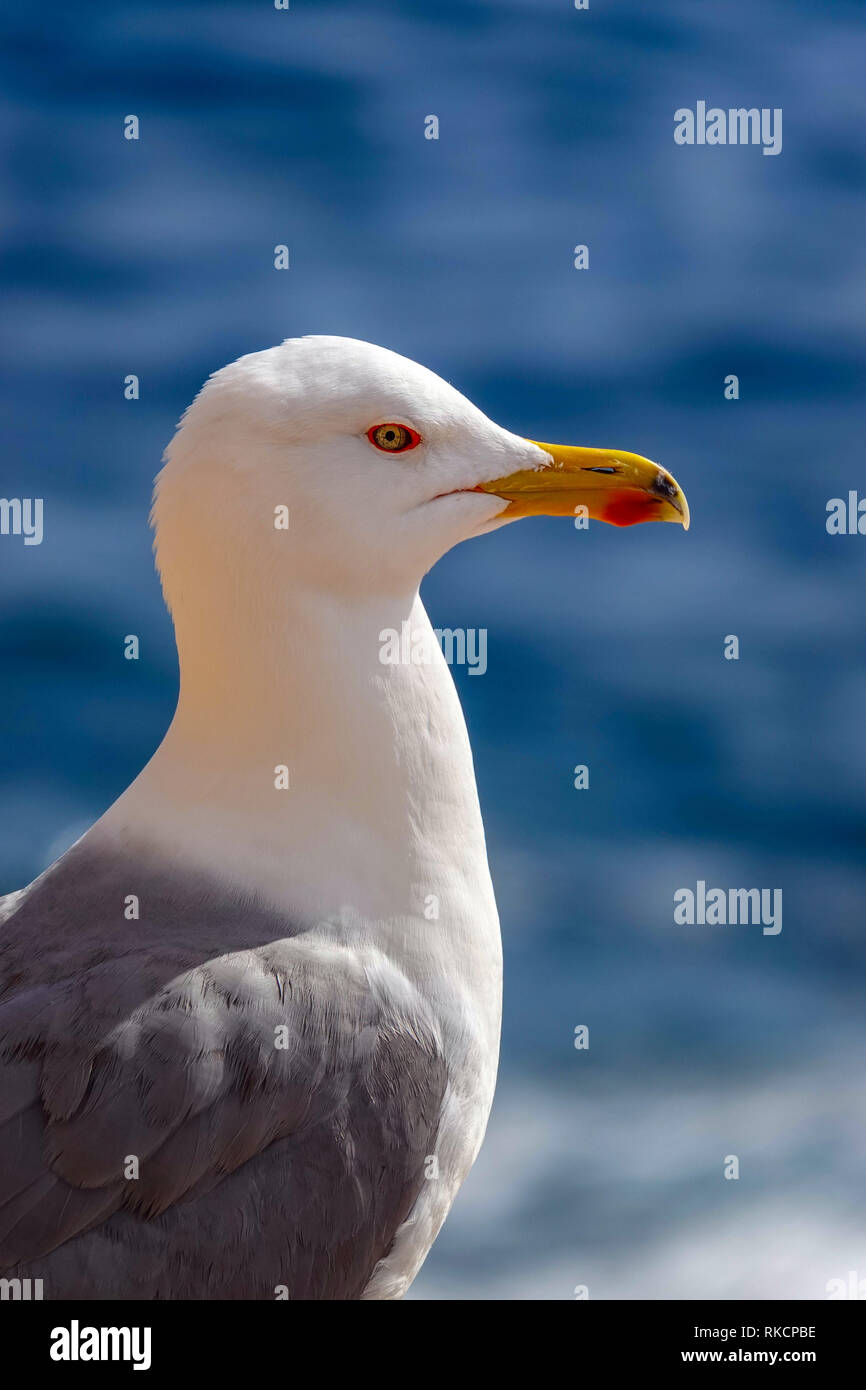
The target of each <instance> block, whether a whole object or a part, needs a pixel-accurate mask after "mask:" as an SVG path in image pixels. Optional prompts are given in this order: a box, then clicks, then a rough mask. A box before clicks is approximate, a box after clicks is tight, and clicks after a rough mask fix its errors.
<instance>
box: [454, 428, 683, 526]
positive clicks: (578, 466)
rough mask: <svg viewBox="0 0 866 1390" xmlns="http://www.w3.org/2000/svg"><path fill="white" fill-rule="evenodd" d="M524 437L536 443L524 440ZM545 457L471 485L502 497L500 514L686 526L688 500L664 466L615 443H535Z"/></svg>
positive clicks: (616, 523) (613, 522) (623, 523)
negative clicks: (589, 445) (536, 464)
mask: <svg viewBox="0 0 866 1390" xmlns="http://www.w3.org/2000/svg"><path fill="white" fill-rule="evenodd" d="M529 443H531V444H536V441H535V440H534V439H533V440H530V441H529ZM536 447H537V448H539V449H543V450H544V452H545V453H546V454H548V455H549V458H550V461H549V463H547V464H546V465H545V464H542V465H541V467H540V468H526V469H523V470H522V471H521V472H519V473H511V474H509V476H508V477H507V478H496V479H494V481H493V482H490V483H481V484H480V485H479V486H478V488H477V489H476V491H478V492H492V493H495V495H496V496H497V497H503V498H506V499H507V500H508V501H509V502H510V503H511V505H510V507H508V509H507V510H506V511H505V512H504V513H502V515H504V516H512V517H519V516H577V515H581V516H590V517H593V518H594V519H595V520H596V521H608V522H610V523H611V525H613V526H634V525H635V524H636V523H637V522H640V521H678V522H680V524H681V525H682V526H683V528H684V529H685V530H686V531H687V530H688V529H689V504H688V502H687V501H686V499H685V495H684V493H683V490H682V488H681V487H680V485H679V483H677V482H676V480H675V479H674V478H672V477H671V475H670V473H668V472H667V470H666V469H664V468H661V467H660V466H659V464H657V463H651V462H650V460H649V459H645V458H641V456H640V454H626V453H623V452H622V451H621V450H619V449H580V448H577V447H575V446H572V445H569V444H536Z"/></svg>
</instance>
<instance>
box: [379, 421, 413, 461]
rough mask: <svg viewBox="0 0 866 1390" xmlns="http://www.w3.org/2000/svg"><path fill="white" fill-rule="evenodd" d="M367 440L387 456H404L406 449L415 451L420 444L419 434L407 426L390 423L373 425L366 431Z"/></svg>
mask: <svg viewBox="0 0 866 1390" xmlns="http://www.w3.org/2000/svg"><path fill="white" fill-rule="evenodd" d="M367 438H368V439H369V441H370V443H371V444H375V446H376V448H377V449H384V451H385V453H387V454H405V453H406V451H407V450H408V449H415V448H417V447H418V445H419V444H420V443H421V436H420V434H417V433H416V432H415V430H412V429H410V428H409V426H408V425H395V424H393V423H391V422H389V423H388V424H385V425H374V426H373V428H372V429H369V430H368V431H367Z"/></svg>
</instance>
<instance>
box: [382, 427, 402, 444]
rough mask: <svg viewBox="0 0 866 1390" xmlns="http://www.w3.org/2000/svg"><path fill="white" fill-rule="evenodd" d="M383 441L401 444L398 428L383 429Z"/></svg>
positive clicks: (384, 442)
mask: <svg viewBox="0 0 866 1390" xmlns="http://www.w3.org/2000/svg"><path fill="white" fill-rule="evenodd" d="M382 443H383V444H395V445H396V444H399V443H400V434H399V433H398V431H397V430H383V431H382Z"/></svg>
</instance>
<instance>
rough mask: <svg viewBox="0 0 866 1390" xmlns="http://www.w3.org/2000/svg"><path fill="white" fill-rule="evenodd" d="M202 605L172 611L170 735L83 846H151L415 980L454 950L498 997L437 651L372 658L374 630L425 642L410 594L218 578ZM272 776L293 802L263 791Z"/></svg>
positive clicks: (482, 877)
mask: <svg viewBox="0 0 866 1390" xmlns="http://www.w3.org/2000/svg"><path fill="white" fill-rule="evenodd" d="M196 589H197V590H198V591H199V592H202V591H203V586H201V585H200V583H197V584H196ZM206 592H207V595H208V599H207V605H206V606H205V605H201V606H197V605H196V604H194V603H193V602H191V601H190V600H186V601H184V603H183V604H181V605H178V604H177V602H175V605H174V607H175V621H176V626H177V635H178V646H179V651H180V668H181V689H180V699H179V702H178V708H177V712H176V714H175V717H174V720H173V722H172V724H171V727H170V728H169V730H168V732H167V734H166V736H165V739H164V741H163V743H162V744H161V746H160V747H159V749H158V750H157V752H156V753H155V755H154V757H153V758H152V759H151V761H150V763H149V764H148V765H147V767H145V769H144V770H143V772H142V773H141V774H140V776H139V777H138V778H137V779H136V781H135V782H133V783H132V785H131V786H130V788H129V789H128V790H127V792H126V793H124V795H123V796H122V797H121V798H120V799H119V801H118V802H116V803H115V805H114V806H113V807H112V808H111V809H110V810H109V811H108V812H107V813H106V815H105V816H104V817H103V819H102V821H100V822H99V823H98V826H97V827H95V833H97V834H98V835H99V836H102V837H105V836H108V837H110V838H111V839H112V840H114V842H115V843H116V842H117V841H118V840H122V841H124V842H126V841H129V840H135V839H144V840H146V841H149V842H150V843H155V844H156V845H157V847H158V848H159V849H160V850H161V851H162V852H163V853H164V854H165V855H167V856H169V857H171V858H173V859H181V858H182V860H183V862H184V863H185V864H187V863H190V862H192V863H197V864H198V865H199V866H201V867H202V868H205V869H207V870H208V871H209V872H211V873H217V874H219V875H221V876H222V877H223V878H224V879H225V880H226V881H227V882H230V883H231V885H232V886H233V887H235V888H239V889H240V890H241V891H243V892H244V893H255V894H257V895H259V896H261V897H264V898H265V899H267V900H270V901H271V902H272V903H273V904H274V905H276V906H277V907H279V908H281V909H285V910H287V911H290V912H291V913H293V914H294V915H295V917H296V918H298V917H300V918H301V919H302V920H303V919H305V920H306V922H307V923H310V922H313V923H316V922H320V923H323V924H325V923H328V924H329V929H330V931H331V933H332V934H335V935H337V936H338V937H340V936H342V937H344V938H345V937H346V936H352V937H353V938H356V937H357V935H358V934H359V933H360V934H361V935H362V936H364V937H369V939H370V944H371V945H372V946H374V947H379V948H381V949H383V950H384V951H385V952H386V953H387V952H388V949H389V944H390V943H391V942H392V941H397V940H398V941H399V943H400V953H401V957H402V958H403V959H404V960H405V961H406V964H407V966H408V968H409V972H410V973H411V974H412V975H414V976H416V982H417V981H418V980H420V979H423V978H425V977H426V978H429V977H430V975H431V974H433V975H437V974H439V973H440V971H441V970H445V969H448V968H449V967H448V962H449V960H451V959H453V956H454V948H455V946H458V945H459V949H460V954H461V956H462V957H463V958H464V959H465V958H466V957H467V956H468V958H469V961H468V965H469V969H470V973H471V974H475V973H476V972H477V975H478V979H477V985H478V987H479V988H482V990H483V992H484V993H485V995H487V994H488V993H490V995H491V1003H492V999H493V997H494V996H495V998H496V1000H497V1001H498V991H499V977H498V969H499V966H498V960H499V952H500V948H499V934H498V921H497V917H496V909H495V904H494V900H493V892H492V887H491V884H490V878H489V873H488V870H487V859H486V851H485V846H484V833H483V827H482V824H481V816H480V811H479V807H478V798H477V792H476V787H475V778H474V772H473V767H472V757H471V751H470V747H469V741H468V737H467V733H466V728H465V724H464V720H463V715H462V711H461V708H460V703H459V700H458V698H457V693H456V690H455V688H454V683H453V681H452V679H451V675H450V672H449V671H448V668H447V665H446V663H445V661H444V658H443V657H442V654H441V652H440V651H439V650H438V648H437V647H436V644H435V641H433V642H428V644H427V647H428V651H430V652H431V654H432V660H431V661H430V662H429V664H423V665H412V664H407V665H383V664H382V662H381V661H380V650H381V647H382V643H381V641H380V633H381V632H382V631H383V629H386V628H392V629H396V630H397V631H399V630H400V626H401V623H402V622H403V621H404V620H406V619H408V620H409V621H410V623H411V628H412V630H413V632H414V631H418V630H420V629H425V630H427V631H428V632H429V630H430V624H429V620H428V618H427V615H426V613H425V611H424V608H423V605H422V603H421V600H420V598H419V597H418V595H417V593H415V594H408V595H406V596H405V597H401V598H396V597H395V598H391V599H388V598H384V597H383V596H381V595H380V596H377V597H376V598H375V599H365V598H360V597H359V598H356V599H354V600H353V599H351V598H347V597H346V596H345V595H340V596H337V595H334V594H322V593H316V592H311V591H309V590H305V589H303V588H296V589H295V590H294V591H293V592H292V593H291V594H290V595H286V594H285V593H284V592H279V593H278V592H276V591H275V590H271V591H270V593H268V592H266V591H265V590H264V588H263V589H262V591H261V592H260V593H259V594H258V595H257V597H256V602H255V603H254V604H251V603H250V601H249V595H246V598H245V601H244V602H241V600H240V599H239V597H238V595H237V592H236V588H235V586H234V584H233V578H232V576H231V574H229V573H228V572H226V573H224V574H222V575H221V576H216V575H212V576H210V582H209V583H208V585H207V590H206ZM251 610H252V612H253V613H254V616H251ZM280 766H285V767H286V768H287V769H288V775H289V789H288V790H277V789H276V788H275V777H276V776H277V775H278V774H277V772H276V769H277V768H278V767H280ZM434 900H435V904H434ZM431 911H438V916H435V917H430V916H429V915H425V914H430V913H431ZM413 962H414V965H413ZM485 978H486V979H487V983H486V984H485V983H483V981H484V980H485ZM494 1012H495V1014H496V1019H495V1026H496V1027H497V1028H498V1002H497V1004H496V1008H495V1010H494ZM491 1021H492V1020H491Z"/></svg>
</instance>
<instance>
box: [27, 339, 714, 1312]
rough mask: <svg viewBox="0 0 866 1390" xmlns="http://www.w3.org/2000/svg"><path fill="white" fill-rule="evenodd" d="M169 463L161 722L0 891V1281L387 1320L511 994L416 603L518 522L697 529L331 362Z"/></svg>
mask: <svg viewBox="0 0 866 1390" xmlns="http://www.w3.org/2000/svg"><path fill="white" fill-rule="evenodd" d="M163 464H164V466H163V468H162V471H161V472H160V473H159V475H158V477H157V481H156V487H155V492H154V505H153V513H152V523H153V526H154V532H155V541H154V550H155V555H156V563H157V568H158V570H159V574H160V577H161V581H162V587H163V593H164V596H165V600H166V603H167V605H168V608H169V610H170V612H171V614H172V617H173V621H174V626H175V633H176V638H177V647H178V659H179V667H180V692H179V698H178V704H177V710H176V713H175V715H174V718H173V720H172V723H171V725H170V727H169V729H168V731H167V733H166V735H165V738H164V740H163V742H162V743H161V744H160V746H159V748H158V749H157V751H156V752H155V754H154V755H153V757H152V758H151V760H150V762H148V763H147V765H146V766H145V767H144V769H143V770H142V772H141V773H140V774H139V776H138V777H137V778H136V779H135V781H134V782H133V783H132V784H131V785H130V786H129V787H128V788H127V789H126V791H125V792H124V793H123V794H122V795H121V796H120V798H119V799H118V800H117V801H116V802H115V803H114V804H113V805H112V806H111V807H110V808H109V810H108V811H106V813H105V814H104V815H103V816H102V817H101V819H100V820H98V821H97V822H96V824H95V825H93V826H92V827H91V829H90V830H89V831H87V833H86V834H85V835H84V836H83V837H82V838H81V839H79V840H78V841H77V842H76V843H75V844H74V845H73V846H72V848H71V849H69V850H68V851H67V852H66V853H65V854H64V855H62V857H61V858H60V859H58V860H57V861H56V862H55V863H53V864H52V865H51V866H50V867H49V868H48V869H46V871H45V872H44V873H43V874H41V875H40V877H38V878H37V879H35V880H34V882H33V883H31V884H30V886H29V887H27V888H25V889H23V890H21V891H19V892H15V893H11V894H9V895H7V896H6V897H4V898H0V1272H2V1273H3V1275H4V1276H5V1277H6V1278H9V1279H21V1280H24V1279H41V1280H42V1286H41V1287H42V1290H43V1297H44V1298H48V1299H99V1300H102V1299H142V1300H144V1299H305V1300H313V1299H316V1300H319V1299H323V1300H325V1299H327V1300H330V1299H335V1300H338V1299H339V1300H342V1299H396V1298H400V1297H402V1296H403V1294H404V1293H405V1292H406V1290H407V1288H408V1287H409V1285H410V1284H411V1282H412V1280H413V1279H414V1277H415V1275H416V1274H417V1272H418V1269H419V1268H420V1266H421V1264H422V1262H423V1261H424V1259H425V1257H426V1255H427V1252H428V1251H429V1249H430V1247H431V1245H432V1243H433V1241H434V1240H435V1238H436V1235H437V1233H438V1231H439V1228H440V1227H441V1225H442V1222H443V1221H444V1219H445V1217H446V1215H447V1213H448V1211H449V1209H450V1207H451V1204H452V1202H453V1201H454V1198H455V1196H456V1194H457V1192H458V1190H459V1188H460V1186H461V1184H462V1182H463V1181H464V1179H465V1177H466V1175H467V1173H468V1172H469V1169H470V1168H471V1166H472V1164H473V1162H474V1160H475V1158H476V1156H477V1154H478V1151H479V1148H480V1146H481V1142H482V1139H483V1136H484V1131H485V1127H486V1124H487V1118H488V1114H489V1111H490V1107H491V1102H492V1099H493V1092H494V1084H495V1080H496V1071H497V1062H498V1051H499V1033H500V1016H501V991H502V951H501V941H500V930H499V920H498V916H497V910H496V903H495V899H494V894H493V888H492V884H491V879H490V873H489V869H488V864H487V853H486V848H485V840H484V829H483V825H482V820H481V813H480V810H479V803H478V794H477V791H476V785H475V775H474V770H473V763H472V753H471V749H470V745H469V739H468V736H467V732H466V726H465V723H464V720H463V715H462V711H461V708H460V703H459V700H458V697H457V693H456V690H455V687H454V683H453V681H452V678H451V674H450V671H449V669H448V665H447V663H446V661H445V659H444V656H443V654H442V651H441V648H440V647H439V646H438V644H437V643H436V641H435V640H430V639H431V634H432V631H433V630H432V629H431V627H430V623H429V620H428V618H427V615H426V613H425V611H424V608H423V606H422V603H421V599H420V597H419V587H420V583H421V580H422V578H423V576H424V575H425V574H426V572H427V571H428V570H429V569H430V567H431V566H432V565H433V564H435V562H436V561H437V560H438V559H439V558H440V557H441V556H442V555H444V554H445V553H446V552H447V551H448V550H450V549H451V547H452V546H454V545H456V544H457V543H458V542H461V541H464V540H467V539H469V538H471V537H473V536H478V535H483V534H485V533H487V532H489V531H492V530H494V529H495V528H497V527H500V526H503V525H506V524H508V523H510V522H511V521H513V520H515V519H517V518H519V517H527V516H534V515H539V514H548V515H559V516H572V517H576V516H580V517H583V518H589V519H594V520H600V521H606V522H610V523H612V524H613V525H616V526H625V525H631V524H635V523H637V522H643V521H672V522H678V523H680V524H681V525H683V526H684V527H687V526H688V521H689V513H688V507H687V504H686V500H685V497H684V495H683V493H682V491H681V489H680V487H679V486H678V484H677V483H676V482H675V481H674V479H673V478H672V477H671V476H670V474H669V473H667V472H666V471H665V469H664V468H661V467H660V466H659V465H658V464H655V463H652V462H650V461H649V460H648V459H645V458H642V457H640V456H639V455H636V454H631V453H624V452H622V451H621V450H618V449H591V448H579V447H567V446H560V445H553V444H542V443H537V442H534V441H532V440H528V439H523V438H521V437H520V436H518V435H515V434H511V433H510V432H509V431H508V430H506V429H503V428H501V427H500V426H499V425H497V424H494V423H493V421H491V420H490V419H488V418H487V417H486V416H485V415H484V414H483V413H482V412H481V411H480V410H479V409H478V408H477V407H476V406H474V405H473V404H472V403H471V402H470V401H469V400H467V399H466V398H465V397H464V396H463V395H461V394H460V393H459V392H458V391H457V390H455V389H454V388H453V387H452V386H450V385H448V384H447V383H446V382H445V381H443V380H442V379H441V378H440V377H438V376H436V375H435V374H434V373H433V372H431V371H429V370H427V369H426V368H424V367H422V366H419V365H418V364H417V363H415V362H412V361H410V360H408V359H406V358H404V357H401V356H399V355H397V354H396V353H394V352H391V351H388V350H387V349H384V348H381V347H376V346H373V345H372V344H369V343H364V342H360V341H356V340H354V339H348V338H338V337H320V336H314V337H304V338H293V339H288V340H287V341H285V342H283V343H282V344H281V345H280V346H278V347H273V348H270V349H268V350H267V351H263V352H254V353H251V354H249V355H247V356H244V357H241V358H240V359H239V360H238V361H236V362H233V363H232V364H231V365H229V366H227V367H224V368H223V369H222V370H220V371H217V372H216V373H214V374H213V375H212V376H211V377H210V378H209V380H208V381H207V382H206V384H205V385H204V387H203V388H202V390H201V391H200V392H199V394H198V396H197V397H196V399H195V400H194V402H193V404H192V405H191V406H190V407H189V409H188V410H187V411H186V413H185V414H184V416H183V417H182V419H181V421H180V424H179V426H178V429H177V432H176V434H175V436H174V439H173V441H172V443H171V444H170V446H169V448H168V449H167V450H166V453H165V457H164V461H163ZM404 624H408V625H409V629H408V630H409V631H411V633H412V634H413V638H414V637H416V636H417V638H418V639H419V641H418V642H417V644H416V643H415V641H414V640H413V642H412V644H411V646H410V648H409V650H410V651H411V653H412V656H411V657H410V659H408V660H404V661H397V662H394V661H393V660H391V661H388V662H386V661H384V660H383V658H382V651H383V634H385V633H386V632H391V631H395V630H396V631H401V630H405V629H404V628H403V625H404ZM418 653H421V654H422V656H421V659H416V656H417V655H418Z"/></svg>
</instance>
